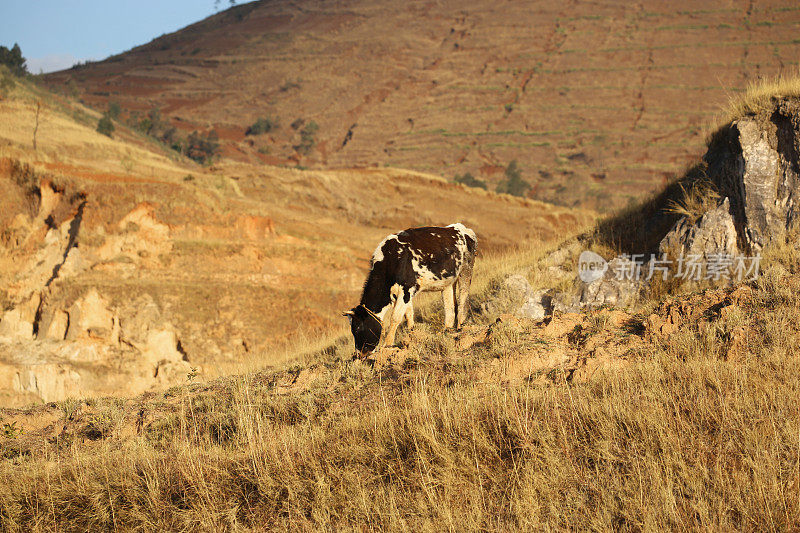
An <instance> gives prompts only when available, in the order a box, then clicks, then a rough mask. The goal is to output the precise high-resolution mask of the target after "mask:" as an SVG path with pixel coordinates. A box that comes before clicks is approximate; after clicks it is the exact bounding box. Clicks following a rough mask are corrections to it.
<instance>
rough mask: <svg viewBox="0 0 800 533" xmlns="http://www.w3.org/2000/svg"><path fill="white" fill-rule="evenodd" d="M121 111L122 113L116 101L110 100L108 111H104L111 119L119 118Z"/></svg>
mask: <svg viewBox="0 0 800 533" xmlns="http://www.w3.org/2000/svg"><path fill="white" fill-rule="evenodd" d="M121 113H122V107H121V106H120V105H119V103H118V102H110V103H109V104H108V111H106V115H108V116H109V117H111V118H112V120H117V119H119V116H120V114H121Z"/></svg>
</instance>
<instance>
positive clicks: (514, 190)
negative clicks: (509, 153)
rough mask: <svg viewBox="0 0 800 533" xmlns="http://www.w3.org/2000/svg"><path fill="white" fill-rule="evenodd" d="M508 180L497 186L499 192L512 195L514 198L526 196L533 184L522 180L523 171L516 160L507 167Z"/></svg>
mask: <svg viewBox="0 0 800 533" xmlns="http://www.w3.org/2000/svg"><path fill="white" fill-rule="evenodd" d="M505 175H506V178H505V179H504V180H503V181H501V182H500V183H498V184H497V192H500V193H506V194H510V195H512V196H525V194H526V193H527V192H528V191H529V190H530V188H531V184H530V183H528V182H527V181H525V180H524V179H522V170H521V169H520V168H519V165H517V160H516V159H514V160H513V161H511V162H510V163H509V164H508V166H507V167H506V172H505Z"/></svg>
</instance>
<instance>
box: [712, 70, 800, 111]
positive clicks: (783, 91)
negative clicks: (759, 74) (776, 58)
mask: <svg viewBox="0 0 800 533" xmlns="http://www.w3.org/2000/svg"><path fill="white" fill-rule="evenodd" d="M791 96H795V97H800V71H796V72H792V73H790V74H780V75H778V76H776V77H774V78H766V79H759V80H755V81H751V82H750V83H749V84H748V85H747V89H746V90H745V92H744V93H741V94H736V95H733V96H729V97H728V104H727V106H726V107H725V110H724V120H723V122H724V123H730V122H733V121H734V120H737V119H740V118H742V117H744V116H747V115H757V114H759V113H762V112H765V111H769V110H770V109H771V108H772V106H773V103H774V101H775V100H776V99H778V98H785V97H791Z"/></svg>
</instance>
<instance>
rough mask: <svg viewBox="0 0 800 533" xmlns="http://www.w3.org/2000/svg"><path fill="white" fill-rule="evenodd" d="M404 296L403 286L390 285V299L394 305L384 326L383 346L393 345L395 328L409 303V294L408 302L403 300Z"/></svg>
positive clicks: (401, 319)
mask: <svg viewBox="0 0 800 533" xmlns="http://www.w3.org/2000/svg"><path fill="white" fill-rule="evenodd" d="M405 298H406V296H405V294H404V291H403V288H402V287H401V286H400V285H395V286H394V287H392V301H393V304H394V305H393V306H392V309H391V310H390V311H389V314H388V316H389V321H388V322H389V324H388V327H387V328H386V337H385V338H384V340H383V345H384V346H394V336H395V334H396V333H397V328H398V327H399V326H400V323H401V322H402V321H403V317H404V316H405V313H406V307H408V304H409V303H411V298H410V296H409V298H408V303H407V302H406V301H405Z"/></svg>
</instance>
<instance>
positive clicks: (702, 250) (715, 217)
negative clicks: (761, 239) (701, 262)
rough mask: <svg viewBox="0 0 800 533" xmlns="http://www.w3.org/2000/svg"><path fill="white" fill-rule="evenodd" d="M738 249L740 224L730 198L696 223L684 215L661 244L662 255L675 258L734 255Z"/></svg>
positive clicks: (660, 253) (660, 251)
mask: <svg viewBox="0 0 800 533" xmlns="http://www.w3.org/2000/svg"><path fill="white" fill-rule="evenodd" d="M738 251H739V248H738V245H737V237H736V224H735V222H734V220H733V215H731V208H730V201H729V200H728V198H725V199H724V200H723V201H722V203H721V204H720V205H719V206H717V208H716V209H712V210H711V211H708V212H706V213H705V214H704V215H702V216H701V217H700V218H699V219H698V220H697V221H696V222H694V223H692V222H691V220H690V219H689V218H688V217H683V218H681V219H680V220H679V221H678V222H677V224H675V227H673V228H672V230H671V231H670V232H669V233H667V235H666V236H665V237H664V238H663V239H662V240H661V243H660V244H659V246H658V252H659V255H660V256H662V255H664V254H666V256H667V257H670V258H673V259H675V258H678V257H680V256H684V257H686V256H689V255H697V256H706V257H708V256H710V255H714V254H727V255H731V256H733V255H736V253H737V252H738Z"/></svg>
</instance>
